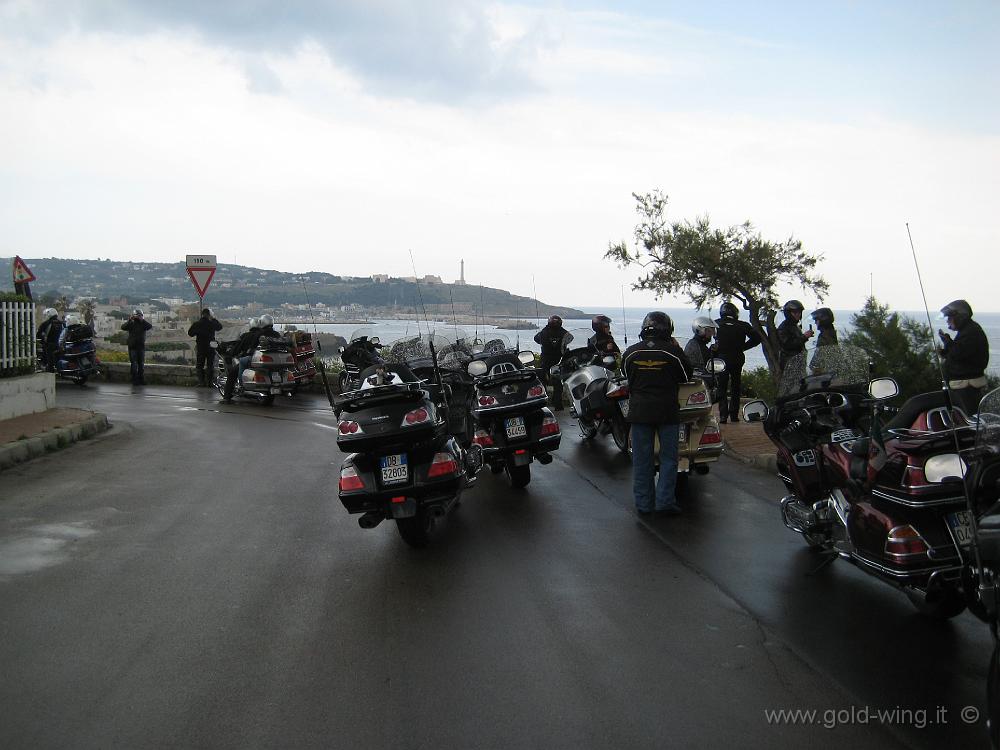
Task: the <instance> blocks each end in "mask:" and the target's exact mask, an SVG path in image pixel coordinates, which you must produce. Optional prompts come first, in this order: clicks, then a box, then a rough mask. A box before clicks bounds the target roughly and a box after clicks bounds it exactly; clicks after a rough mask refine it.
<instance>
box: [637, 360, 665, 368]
mask: <svg viewBox="0 0 1000 750" xmlns="http://www.w3.org/2000/svg"><path fill="white" fill-rule="evenodd" d="M635 364H636V365H638V366H639V367H642V368H644V369H646V370H659V369H660V368H661V367H663V365H664V364H665V363H664V361H663V360H662V359H637V360H635Z"/></svg>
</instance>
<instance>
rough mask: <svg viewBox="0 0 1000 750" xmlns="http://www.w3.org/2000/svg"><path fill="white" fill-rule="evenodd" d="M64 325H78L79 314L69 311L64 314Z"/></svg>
mask: <svg viewBox="0 0 1000 750" xmlns="http://www.w3.org/2000/svg"><path fill="white" fill-rule="evenodd" d="M66 325H67V326H78V325H80V316H79V315H77V314H76V313H69V314H67V315H66Z"/></svg>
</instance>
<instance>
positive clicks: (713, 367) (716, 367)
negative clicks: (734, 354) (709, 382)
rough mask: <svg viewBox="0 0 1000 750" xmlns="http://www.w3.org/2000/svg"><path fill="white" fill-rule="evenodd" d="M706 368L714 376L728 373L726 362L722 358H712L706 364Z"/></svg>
mask: <svg viewBox="0 0 1000 750" xmlns="http://www.w3.org/2000/svg"><path fill="white" fill-rule="evenodd" d="M705 368H706V369H707V370H708V371H709V373H711V374H712V375H721V374H722V373H724V372H725V371H726V360H724V359H722V358H721V357H712V358H711V359H710V360H708V362H706V363H705Z"/></svg>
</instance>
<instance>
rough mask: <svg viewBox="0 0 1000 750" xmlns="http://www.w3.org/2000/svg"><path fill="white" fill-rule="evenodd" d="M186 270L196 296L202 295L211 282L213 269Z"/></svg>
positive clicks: (213, 273)
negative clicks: (196, 293)
mask: <svg viewBox="0 0 1000 750" xmlns="http://www.w3.org/2000/svg"><path fill="white" fill-rule="evenodd" d="M187 272H188V276H190V277H191V283H192V284H194V288H195V291H197V292H198V296H199V297H204V296H205V292H207V291H208V285H209V284H211V283H212V277H213V276H215V269H214V268H189V269H188V270H187Z"/></svg>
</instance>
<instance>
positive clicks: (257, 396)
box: [210, 338, 298, 405]
mask: <svg viewBox="0 0 1000 750" xmlns="http://www.w3.org/2000/svg"><path fill="white" fill-rule="evenodd" d="M238 344H239V341H222V342H216V341H213V342H211V344H210V346H211V345H214V346H213V348H215V349H216V350H218V352H219V354H220V355H221V356H220V357H219V358H218V360H217V361H216V368H215V376H214V377H213V378H212V385H213V386H215V388H217V389H218V391H219V393H220V394H221V395H223V396H224V395H225V393H226V381H227V380H228V379H229V371H228V369H227V362H228V361H229V360H230V359H231V358H233V357H234V355H235V349H236V346H237V345H238ZM297 390H298V380H297V378H296V369H295V359H294V355H293V354H292V351H291V348H290V345H289V343H288V342H287V341H285V340H284V339H274V338H263V339H261V340H260V343H259V344H258V345H257V348H256V349H255V350H254V352H253V354H252V355H251V356H250V364H249V365H248V366H247V368H246V369H245V370H243V374H242V376H241V377H240V378H239V379H238V380H237V381H236V384H235V386H234V387H233V397H234V398H235V397H237V396H242V397H243V398H245V399H248V400H250V401H256V402H257V403H261V404H268V405H270V404H273V403H274V399H275V397H276V396H280V395H282V394H284V395H286V396H293V395H294V394H295V392H296V391H297Z"/></svg>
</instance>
